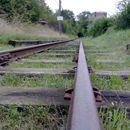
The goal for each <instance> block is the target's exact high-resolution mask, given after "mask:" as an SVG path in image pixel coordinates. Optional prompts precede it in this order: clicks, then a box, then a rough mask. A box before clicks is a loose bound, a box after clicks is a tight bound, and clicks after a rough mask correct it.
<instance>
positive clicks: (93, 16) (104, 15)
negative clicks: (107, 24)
mask: <svg viewBox="0 0 130 130" xmlns="http://www.w3.org/2000/svg"><path fill="white" fill-rule="evenodd" d="M100 18H107V12H93V13H91V15H90V19H91V20H95V19H100Z"/></svg>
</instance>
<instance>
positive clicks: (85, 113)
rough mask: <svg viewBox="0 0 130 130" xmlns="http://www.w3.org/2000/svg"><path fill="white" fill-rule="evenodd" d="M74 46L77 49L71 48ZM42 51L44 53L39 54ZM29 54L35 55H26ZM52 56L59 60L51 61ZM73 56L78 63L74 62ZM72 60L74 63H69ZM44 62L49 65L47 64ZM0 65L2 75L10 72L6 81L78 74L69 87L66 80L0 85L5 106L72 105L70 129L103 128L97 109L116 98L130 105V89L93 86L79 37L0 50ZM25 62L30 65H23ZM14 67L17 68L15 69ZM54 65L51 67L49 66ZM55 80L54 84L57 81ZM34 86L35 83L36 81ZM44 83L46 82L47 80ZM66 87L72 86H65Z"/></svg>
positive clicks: (117, 100) (109, 103)
mask: <svg viewBox="0 0 130 130" xmlns="http://www.w3.org/2000/svg"><path fill="white" fill-rule="evenodd" d="M70 46H71V47H70ZM72 46H73V47H74V48H75V49H72ZM66 47H68V48H69V50H65V48H66ZM71 49H72V50H71ZM77 50H78V51H77ZM43 51H45V52H46V53H52V52H53V54H48V55H47V54H46V53H44V52H43ZM39 52H43V53H42V54H39ZM54 52H55V54H54ZM60 52H62V54H57V53H60ZM36 53H37V54H36ZM67 53H69V54H67ZM30 55H33V56H31V57H28V58H26V57H27V56H30ZM57 55H58V56H57ZM59 55H60V56H59ZM66 55H67V56H66ZM23 57H24V59H23V60H21V61H19V62H16V64H15V63H12V64H13V65H12V64H11V62H14V61H17V60H19V59H21V58H23ZM34 57H35V58H36V57H37V59H34ZM44 57H47V59H43V58H44ZM49 57H51V58H56V59H53V60H52V59H51V60H49ZM40 58H42V59H40ZM57 58H58V60H57ZM66 58H67V60H66ZM72 58H73V61H74V62H75V64H74V63H72ZM59 59H60V60H59ZM68 61H69V62H68ZM70 62H71V63H72V64H70ZM9 63H10V66H9V67H8V66H7V67H6V66H5V65H8V64H9ZM40 63H42V64H40ZM63 63H64V64H65V63H69V65H68V64H67V67H66V66H65V65H64V64H63ZM37 64H38V65H37ZM39 64H40V65H39ZM45 64H47V65H46V66H44V65H45ZM59 64H60V65H59ZM61 64H63V66H62V65H61ZM0 65H1V68H0V74H1V75H2V76H5V77H6V75H8V74H9V75H11V76H7V77H6V78H5V79H6V80H8V79H9V81H12V79H13V80H15V78H16V77H19V76H20V79H19V80H20V81H21V82H22V79H23V83H25V79H26V77H25V78H24V76H28V77H29V78H32V77H33V76H35V77H34V79H33V80H31V82H33V81H37V80H38V82H39V79H38V78H41V81H42V80H44V76H43V74H44V75H46V74H47V76H48V75H52V74H53V77H55V76H54V75H56V74H57V75H59V77H60V78H61V77H62V76H64V77H69V76H70V75H71V76H72V77H75V81H74V83H72V84H71V86H67V85H68V84H65V83H64V81H63V84H65V88H32V87H31V88H26V87H25V88H22V87H20V88H17V86H16V87H9V86H8V85H5V87H2V86H1V87H0V104H2V105H10V104H16V105H17V104H20V105H44V106H49V105H50V104H53V105H55V106H59V105H62V106H66V105H67V106H68V105H69V106H70V107H69V115H68V121H67V128H66V129H67V130H101V126H100V121H99V115H98V111H97V108H98V107H101V106H103V107H110V106H114V105H113V104H112V103H114V101H115V102H116V106H118V105H121V103H122V104H123V105H124V107H127V108H129V107H130V105H129V100H130V92H118V91H110V92H109V91H99V90H98V89H97V88H93V87H92V85H91V81H90V77H89V71H90V70H89V67H88V65H87V62H86V57H85V53H84V47H83V44H82V42H81V41H78V40H69V41H61V42H52V43H47V44H40V45H34V46H30V47H25V48H21V49H15V50H9V51H3V52H0ZM11 65H12V66H11ZM23 65H25V66H27V67H26V68H25V67H24V68H21V66H23ZM3 66H4V67H3ZM13 66H14V67H15V68H12V67H13ZM19 66H20V68H19ZM54 66H55V67H54ZM33 67H34V68H33ZM36 67H39V68H36ZM47 67H48V68H47ZM51 67H52V69H50V68H51ZM60 67H62V68H60ZM4 74H5V75H4ZM15 75H16V76H15ZM23 75H24V76H23ZM47 78H49V77H47ZM1 80H2V79H1ZM45 80H47V79H45ZM56 80H57V79H55V80H54V82H56ZM62 80H63V79H62ZM4 82H5V81H4ZM38 82H37V83H36V85H37V84H38ZM54 82H53V83H52V84H54ZM59 82H62V81H58V82H56V83H59ZM67 82H68V81H67ZM49 83H50V81H49ZM2 84H4V83H2ZM16 84H18V83H16ZM20 85H21V84H20ZM31 85H33V83H32V84H31ZM42 85H45V83H44V84H42ZM56 85H58V84H56ZM69 85H70V84H69ZM7 86H8V87H7ZM72 86H73V88H72ZM42 87H46V86H42ZM66 87H68V88H69V89H66Z"/></svg>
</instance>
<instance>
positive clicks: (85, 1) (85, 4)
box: [45, 0, 121, 16]
mask: <svg viewBox="0 0 130 130" xmlns="http://www.w3.org/2000/svg"><path fill="white" fill-rule="evenodd" d="M45 1H46V3H47V4H48V5H49V7H50V8H51V9H52V10H53V11H55V10H56V9H58V1H59V0H45ZM119 1H121V0H62V8H63V9H69V10H72V11H73V12H74V13H75V15H77V14H79V13H81V12H82V11H90V12H95V11H106V12H107V13H108V16H110V15H113V14H115V13H116V12H117V3H118V2H119Z"/></svg>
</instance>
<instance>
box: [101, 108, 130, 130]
mask: <svg viewBox="0 0 130 130" xmlns="http://www.w3.org/2000/svg"><path fill="white" fill-rule="evenodd" d="M100 118H101V119H102V128H103V129H106V130H129V129H130V120H129V119H128V116H127V112H126V110H122V109H120V108H119V109H117V110H116V109H114V108H108V109H101V110H100Z"/></svg>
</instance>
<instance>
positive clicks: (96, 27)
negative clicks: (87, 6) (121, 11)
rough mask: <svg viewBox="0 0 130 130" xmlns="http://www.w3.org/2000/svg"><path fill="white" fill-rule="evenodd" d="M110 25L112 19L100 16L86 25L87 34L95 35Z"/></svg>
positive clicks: (103, 31)
mask: <svg viewBox="0 0 130 130" xmlns="http://www.w3.org/2000/svg"><path fill="white" fill-rule="evenodd" d="M111 25H112V20H111V19H108V18H101V19H98V20H96V21H94V22H92V23H91V24H90V25H89V27H88V35H90V36H93V37H97V36H99V35H101V34H103V33H105V32H106V31H107V29H108V28H109V27H110V26H111Z"/></svg>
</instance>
